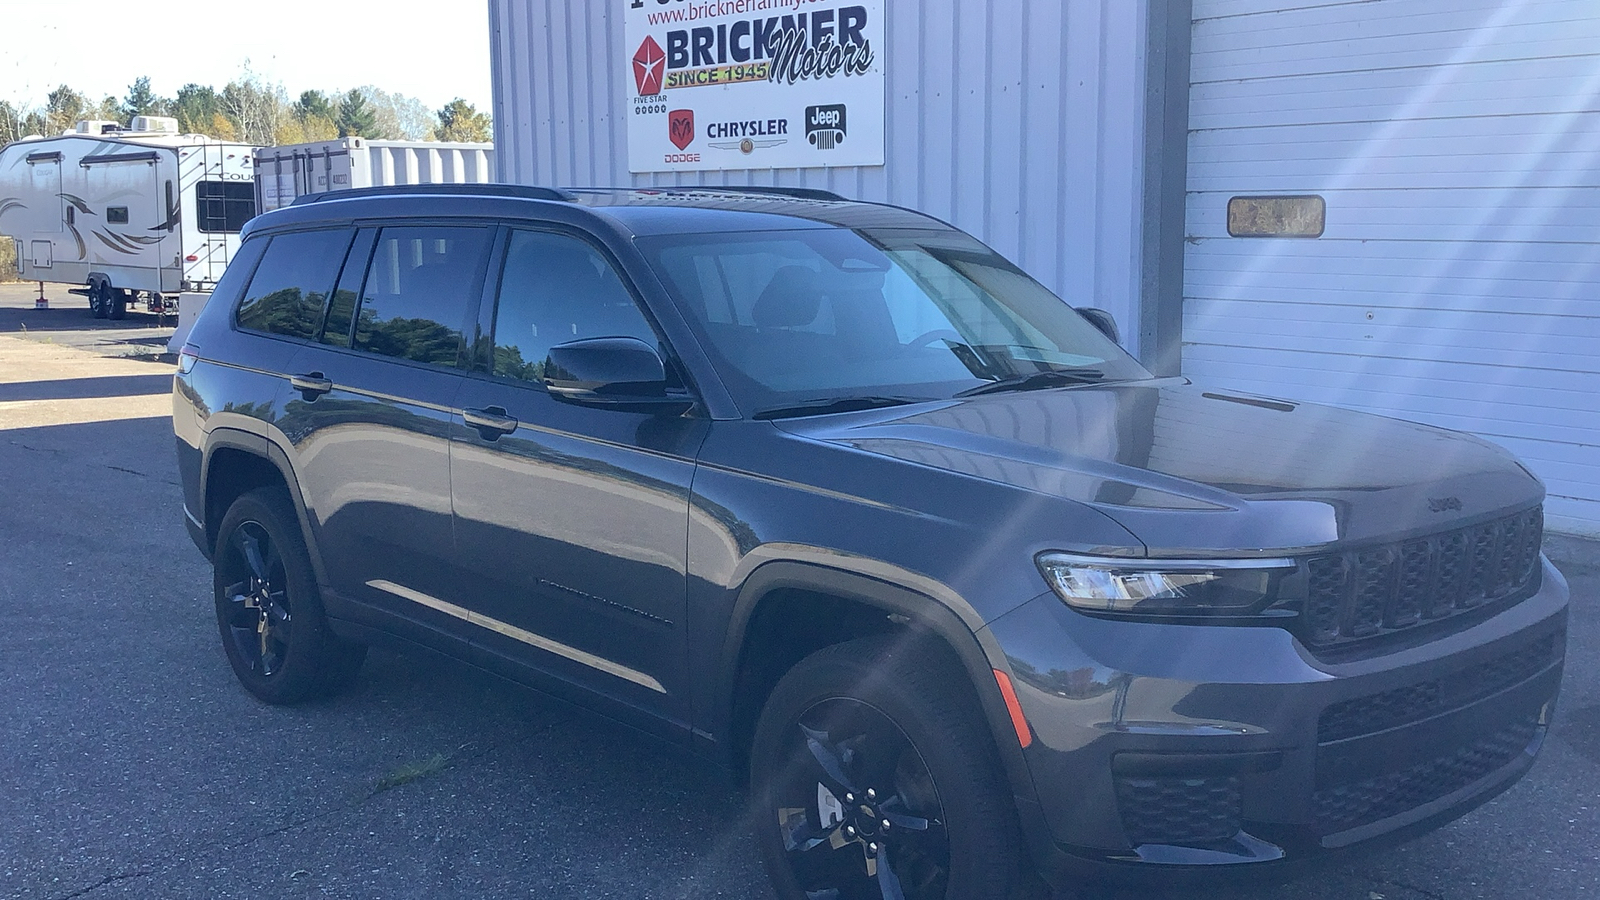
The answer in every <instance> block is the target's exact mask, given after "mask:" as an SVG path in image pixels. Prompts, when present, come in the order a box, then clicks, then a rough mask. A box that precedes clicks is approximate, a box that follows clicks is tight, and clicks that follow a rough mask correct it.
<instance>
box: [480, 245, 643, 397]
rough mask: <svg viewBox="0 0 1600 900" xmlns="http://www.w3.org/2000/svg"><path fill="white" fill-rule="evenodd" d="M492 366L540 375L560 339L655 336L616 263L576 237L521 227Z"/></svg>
mask: <svg viewBox="0 0 1600 900" xmlns="http://www.w3.org/2000/svg"><path fill="white" fill-rule="evenodd" d="M494 334H495V338H494V372H495V374H496V375H504V376H506V377H507V378H520V379H523V380H525V381H539V380H540V379H541V378H542V377H543V376H544V360H545V357H546V356H548V355H549V353H550V348H551V347H553V346H555V345H556V344H563V343H566V342H567V341H575V340H578V339H579V338H592V337H636V338H639V339H640V340H642V341H645V342H646V343H648V344H650V345H651V346H655V345H656V343H657V341H656V335H655V332H654V331H652V330H651V328H650V323H649V322H648V321H646V320H645V317H644V314H643V313H641V312H640V311H639V307H638V305H637V304H636V303H634V300H633V295H632V294H630V293H629V292H628V289H627V288H626V287H625V286H624V285H623V283H622V279H621V278H619V277H618V275H617V272H616V270H615V269H613V268H612V267H611V264H610V263H609V262H607V261H606V258H605V257H604V256H601V255H600V253H599V251H597V250H595V249H594V248H593V247H591V246H590V245H589V244H586V243H584V242H583V241H581V240H578V239H577V238H573V237H567V236H565V235H559V234H546V233H541V232H535V231H518V232H516V233H514V234H513V235H512V236H511V245H510V247H508V248H507V250H506V267H505V271H504V273H503V274H502V275H501V278H500V299H499V303H498V305H497V307H496V309H495V328H494Z"/></svg>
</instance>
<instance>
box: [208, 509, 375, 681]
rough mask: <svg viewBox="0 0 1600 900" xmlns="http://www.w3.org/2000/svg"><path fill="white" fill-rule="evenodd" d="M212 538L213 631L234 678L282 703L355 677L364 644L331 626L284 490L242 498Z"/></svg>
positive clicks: (302, 539)
mask: <svg viewBox="0 0 1600 900" xmlns="http://www.w3.org/2000/svg"><path fill="white" fill-rule="evenodd" d="M217 535H218V536H217V548H216V551H215V553H213V554H212V556H213V562H212V572H213V575H212V591H213V594H214V596H215V600H216V610H217V631H218V633H219V634H220V635H221V636H222V647H223V651H224V652H225V653H226V654H227V657H228V663H229V664H230V665H232V666H233V673H234V675H236V676H238V678H239V683H240V684H242V685H244V687H245V689H246V690H248V691H249V692H250V693H252V694H254V695H255V696H256V697H257V698H258V699H260V700H263V701H265V702H267V703H271V704H275V705H287V704H292V703H298V702H300V701H302V700H306V699H310V698H313V697H320V696H327V695H330V694H333V693H335V692H337V691H338V690H340V689H341V688H343V687H345V686H347V685H348V684H349V683H350V682H351V681H353V680H354V679H355V676H356V674H357V672H359V671H360V668H361V663H362V661H363V660H365V659H366V655H367V648H366V646H365V645H363V644H355V643H350V642H347V641H343V640H341V639H340V638H339V637H338V636H336V635H335V634H333V632H332V631H330V630H329V629H328V623H327V617H326V615H325V614H324V613H323V610H322V598H321V596H320V594H319V592H318V591H317V582H316V578H315V577H314V576H313V574H312V570H311V557H310V555H309V554H307V552H306V545H305V539H304V538H303V537H302V535H301V533H300V523H299V520H298V518H296V516H295V513H294V507H293V506H291V505H290V503H289V498H288V497H287V496H286V495H285V494H284V492H283V490H282V489H281V488H258V489H257V490H254V491H250V492H249V493H246V494H244V495H242V496H240V497H239V499H237V500H235V501H234V502H233V505H232V506H230V507H228V512H227V515H225V516H223V518H222V525H221V527H219V528H218V530H217Z"/></svg>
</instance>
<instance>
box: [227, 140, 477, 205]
mask: <svg viewBox="0 0 1600 900" xmlns="http://www.w3.org/2000/svg"><path fill="white" fill-rule="evenodd" d="M256 173H257V178H256V203H257V205H258V206H259V207H260V208H261V211H262V212H267V211H269V210H274V209H278V208H279V207H284V206H288V205H289V204H291V203H293V202H294V201H295V198H296V197H300V196H303V195H305V194H320V193H323V192H324V191H337V190H346V189H349V188H363V187H384V186H388V185H396V184H486V183H488V182H492V181H494V180H495V176H494V145H493V144H468V143H460V144H450V143H440V142H437V141H374V140H367V139H366V138H359V137H350V138H339V139H337V140H332V141H314V142H312V143H307V144H289V145H286V146H282V147H266V148H263V149H261V150H257V151H256Z"/></svg>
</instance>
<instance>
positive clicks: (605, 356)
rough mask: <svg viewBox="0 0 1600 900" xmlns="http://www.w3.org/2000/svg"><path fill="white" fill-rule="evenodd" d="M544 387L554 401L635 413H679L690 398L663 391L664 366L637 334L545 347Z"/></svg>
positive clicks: (655, 353)
mask: <svg viewBox="0 0 1600 900" xmlns="http://www.w3.org/2000/svg"><path fill="white" fill-rule="evenodd" d="M544 386H545V388H546V389H548V390H549V391H550V395H551V396H553V397H555V398H556V399H558V400H565V401H567V402H569V403H577V404H581V405H583V406H596V407H605V408H608V409H626V410H632V411H635V412H656V413H670V412H678V413H681V412H683V411H684V410H687V409H688V408H689V407H690V406H691V405H693V403H694V401H693V400H691V399H690V398H689V397H688V396H687V395H681V394H674V393H669V392H668V390H667V367H666V364H665V363H663V362H662V361H661V355H660V354H658V353H657V352H656V351H655V348H653V347H651V346H650V345H649V344H646V343H645V342H644V341H641V340H639V339H638V338H631V337H603V338H585V339H583V340H578V341H569V342H567V343H565V344H557V345H556V346H554V347H551V348H550V356H549V357H548V358H547V359H546V360H545V364H544Z"/></svg>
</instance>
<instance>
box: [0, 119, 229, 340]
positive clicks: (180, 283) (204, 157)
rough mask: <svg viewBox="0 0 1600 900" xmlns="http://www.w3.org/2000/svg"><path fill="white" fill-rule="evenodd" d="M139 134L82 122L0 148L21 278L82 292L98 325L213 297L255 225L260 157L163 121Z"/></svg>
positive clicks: (0, 175) (1, 201)
mask: <svg viewBox="0 0 1600 900" xmlns="http://www.w3.org/2000/svg"><path fill="white" fill-rule="evenodd" d="M132 125H133V127H132V128H130V129H126V130H125V129H121V128H119V127H118V126H117V125H116V123H114V122H99V121H85V122H79V123H78V127H77V128H76V129H75V130H73V131H69V132H66V133H64V134H62V135H61V136H59V137H33V138H24V139H22V140H20V141H15V142H13V143H11V144H8V145H7V146H6V147H5V148H4V149H0V235H5V236H9V237H11V238H12V239H14V240H15V241H16V242H17V250H18V253H17V262H18V267H17V268H18V272H19V274H20V275H21V276H22V278H24V279H26V280H29V281H41V282H45V281H48V282H53V283H57V284H72V285H82V287H80V288H76V289H75V290H74V291H73V293H78V294H83V295H86V296H87V297H88V298H89V309H90V311H91V312H92V313H93V314H94V316H95V317H96V318H106V317H110V318H114V319H118V318H122V316H123V315H124V314H125V313H126V311H127V309H128V306H129V305H130V304H131V303H134V302H137V301H139V300H141V299H142V300H143V301H145V303H146V304H147V305H148V308H149V309H150V310H151V311H152V312H157V311H161V310H163V309H166V308H168V307H169V306H170V304H171V302H172V297H173V295H176V294H177V293H178V292H180V291H209V290H210V289H211V286H212V285H214V284H215V283H216V281H217V279H218V278H221V277H222V271H223V269H225V268H226V267H227V265H228V261H229V260H230V259H232V258H233V254H234V251H236V250H237V249H238V246H239V230H240V229H241V228H243V227H244V223H245V222H246V221H247V220H248V219H250V217H251V216H254V215H255V187H254V184H253V182H254V174H253V169H252V162H253V161H252V159H251V152H252V151H253V150H254V149H255V148H254V147H252V146H249V145H247V144H236V143H228V142H225V141H218V140H214V139H212V138H208V137H205V136H203V135H198V134H178V122H177V120H176V119H172V118H167V117H164V116H138V117H135V118H134V120H133V123H132Z"/></svg>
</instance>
